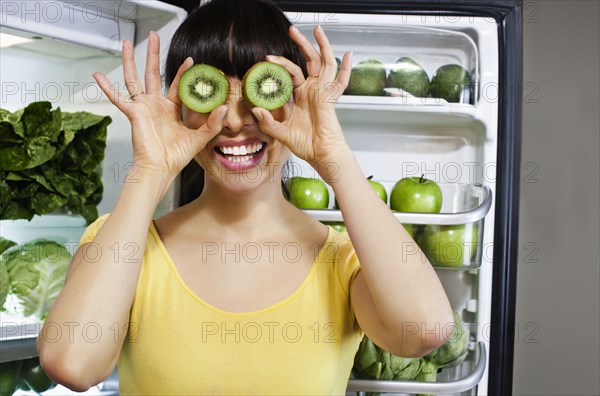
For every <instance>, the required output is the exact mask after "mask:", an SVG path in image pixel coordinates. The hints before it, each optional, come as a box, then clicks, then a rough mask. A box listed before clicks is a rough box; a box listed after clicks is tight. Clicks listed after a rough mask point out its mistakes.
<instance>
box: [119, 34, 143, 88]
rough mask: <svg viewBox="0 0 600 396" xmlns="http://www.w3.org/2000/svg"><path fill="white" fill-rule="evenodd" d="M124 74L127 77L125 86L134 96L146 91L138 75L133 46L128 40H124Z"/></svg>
mask: <svg viewBox="0 0 600 396" xmlns="http://www.w3.org/2000/svg"><path fill="white" fill-rule="evenodd" d="M122 57H123V76H124V77H125V88H127V91H129V94H130V95H131V96H132V97H133V96H136V95H140V94H142V93H143V92H144V88H143V87H142V83H140V78H139V77H138V73H137V67H136V66H135V59H134V55H133V46H132V45H131V43H130V42H129V41H128V40H125V41H124V42H123V54H122Z"/></svg>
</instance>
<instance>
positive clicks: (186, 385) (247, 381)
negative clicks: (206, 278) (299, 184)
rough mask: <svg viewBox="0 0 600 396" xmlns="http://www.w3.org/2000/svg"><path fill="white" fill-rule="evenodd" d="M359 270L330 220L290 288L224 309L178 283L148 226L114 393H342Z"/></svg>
mask: <svg viewBox="0 0 600 396" xmlns="http://www.w3.org/2000/svg"><path fill="white" fill-rule="evenodd" d="M106 217H107V216H106V215H105V216H103V217H101V218H99V219H98V220H97V221H96V222H95V223H94V224H92V225H90V226H89V227H88V229H87V230H86V232H85V234H84V236H83V237H82V240H81V242H82V243H84V242H90V241H91V240H92V239H93V237H94V235H95V234H96V232H97V230H98V229H99V228H100V226H101V224H102V222H103V220H104V219H106ZM359 269H360V265H359V263H358V260H357V257H356V253H355V252H354V248H353V247H352V244H351V242H350V239H349V238H348V234H346V233H339V232H337V231H335V230H334V229H332V228H330V229H329V236H328V238H327V243H326V244H325V245H324V246H323V248H322V249H321V251H320V252H319V254H318V257H317V259H316V260H315V261H314V263H313V265H312V268H311V269H310V271H309V273H308V275H307V276H306V278H305V279H304V281H303V282H302V284H301V285H300V286H299V287H298V288H297V289H296V291H295V292H294V293H293V294H292V295H290V296H289V297H287V298H285V299H284V300H282V301H280V302H278V303H276V304H274V305H272V306H269V307H267V308H263V309H260V310H258V311H254V312H247V313H246V312H244V313H234V312H227V311H223V310H221V309H218V308H216V307H214V306H212V305H210V304H208V303H206V302H205V301H203V300H202V299H201V298H199V297H198V296H197V295H196V294H195V293H194V292H193V291H192V290H191V289H190V288H189V287H188V286H187V285H186V284H185V282H184V281H183V280H182V278H181V277H180V275H179V273H178V271H177V269H176V267H175V265H174V264H173V261H172V260H171V258H170V256H169V254H168V252H167V250H166V248H165V246H164V245H163V243H162V241H161V240H160V237H159V236H158V233H157V232H156V229H155V228H154V225H153V224H152V225H151V227H150V230H149V233H148V239H147V244H146V251H145V253H144V261H143V264H142V269H141V273H140V276H139V280H138V284H137V289H136V293H135V298H134V301H133V305H132V307H131V312H130V326H129V331H128V334H127V337H126V339H125V342H124V344H123V348H122V350H121V354H120V357H119V362H118V372H119V386H120V391H121V394H122V395H344V394H345V390H346V385H347V382H348V378H349V376H350V370H351V368H352V365H353V359H354V355H355V353H356V351H357V349H358V345H359V343H360V340H361V339H362V336H363V332H362V331H361V329H360V328H359V326H358V324H357V322H356V319H355V316H354V312H353V310H352V306H351V304H350V297H349V296H350V284H351V282H352V280H353V279H354V278H355V276H356V274H357V273H358V271H359Z"/></svg>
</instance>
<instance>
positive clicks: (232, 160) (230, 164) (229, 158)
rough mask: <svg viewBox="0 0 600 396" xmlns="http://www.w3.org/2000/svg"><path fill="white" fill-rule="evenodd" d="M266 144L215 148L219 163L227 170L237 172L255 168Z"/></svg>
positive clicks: (258, 143) (256, 143) (257, 143)
mask: <svg viewBox="0 0 600 396" xmlns="http://www.w3.org/2000/svg"><path fill="white" fill-rule="evenodd" d="M266 147H267V143H265V142H255V143H250V144H244V145H238V146H216V147H215V148H214V150H215V153H217V157H218V159H219V161H220V162H221V163H222V164H223V165H224V166H225V168H227V169H228V170H233V171H236V170H237V171H239V170H244V169H248V168H251V167H253V166H255V165H256V164H257V163H258V162H259V161H260V159H261V158H262V156H263V154H264V152H265V149H266Z"/></svg>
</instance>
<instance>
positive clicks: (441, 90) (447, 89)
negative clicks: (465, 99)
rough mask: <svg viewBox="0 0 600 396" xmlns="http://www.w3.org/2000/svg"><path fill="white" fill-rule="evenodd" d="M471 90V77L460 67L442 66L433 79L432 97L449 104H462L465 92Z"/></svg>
mask: <svg viewBox="0 0 600 396" xmlns="http://www.w3.org/2000/svg"><path fill="white" fill-rule="evenodd" d="M470 88H471V75H470V74H469V72H468V71H466V70H465V69H464V68H463V67H462V66H460V65H444V66H441V67H440V68H438V69H437V71H436V73H435V76H434V77H433V78H432V79H431V95H432V96H433V97H434V98H440V99H446V100H447V101H448V102H455V103H456V102H460V100H461V97H462V95H463V92H464V91H465V90H469V89H470ZM467 92H469V91H467Z"/></svg>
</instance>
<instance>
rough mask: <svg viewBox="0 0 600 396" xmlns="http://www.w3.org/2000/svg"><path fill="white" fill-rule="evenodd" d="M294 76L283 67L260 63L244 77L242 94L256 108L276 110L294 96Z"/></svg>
mask: <svg viewBox="0 0 600 396" xmlns="http://www.w3.org/2000/svg"><path fill="white" fill-rule="evenodd" d="M293 90H294V86H293V83H292V76H290V73H289V72H288V71H287V70H286V69H285V68H284V67H283V66H279V65H277V64H275V63H271V62H259V63H257V64H255V65H254V66H252V67H251V68H250V70H248V71H247V72H246V74H245V75H244V81H243V84H242V94H243V95H244V98H245V99H246V100H247V101H248V102H250V103H252V104H253V105H254V106H256V107H262V108H263V109H266V110H275V109H278V108H280V107H281V106H283V105H284V104H285V103H286V102H287V101H288V100H289V99H290V96H292V91H293Z"/></svg>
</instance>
